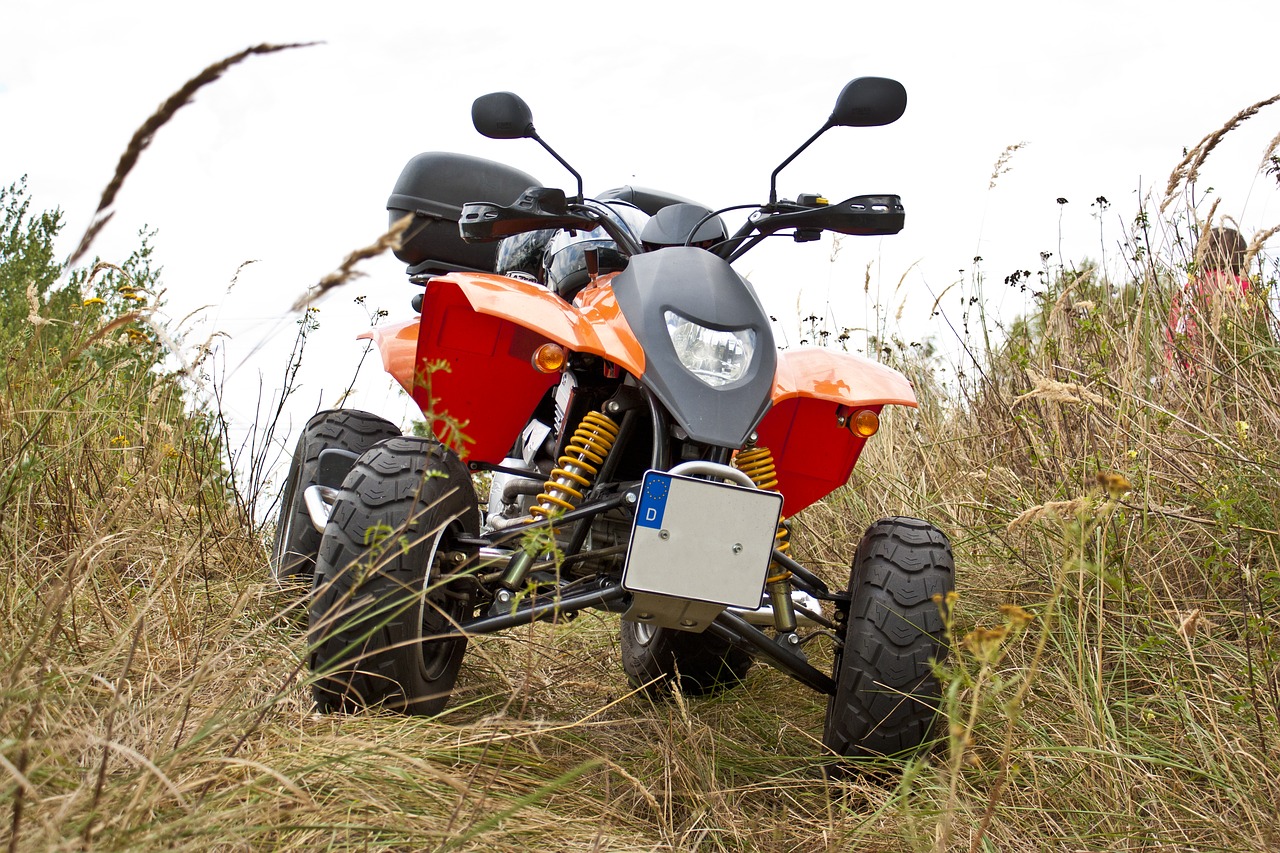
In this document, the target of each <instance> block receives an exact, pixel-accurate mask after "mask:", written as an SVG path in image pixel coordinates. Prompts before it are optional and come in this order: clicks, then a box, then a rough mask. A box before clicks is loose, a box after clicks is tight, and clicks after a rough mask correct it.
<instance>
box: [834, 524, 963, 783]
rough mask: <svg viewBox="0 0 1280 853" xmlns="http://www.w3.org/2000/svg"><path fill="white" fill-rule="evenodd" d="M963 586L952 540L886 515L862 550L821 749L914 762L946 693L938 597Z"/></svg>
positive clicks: (854, 571) (855, 564) (864, 540)
mask: <svg viewBox="0 0 1280 853" xmlns="http://www.w3.org/2000/svg"><path fill="white" fill-rule="evenodd" d="M953 589H955V562H954V559H953V557H952V554H951V544H950V543H949V542H948V541H947V537H946V536H945V535H944V534H943V533H942V531H940V530H938V529H937V528H936V527H934V526H933V525H931V524H929V523H927V522H924V521H921V520H920V519H917V518H883V519H881V520H879V521H877V522H875V523H874V524H872V525H871V526H870V527H869V528H867V532H866V534H865V535H864V536H863V537H862V541H861V542H860V543H859V544H858V551H857V553H856V554H855V555H854V558H853V566H852V569H851V571H850V575H849V595H850V597H851V601H850V603H849V610H848V612H847V613H846V614H844V615H845V617H846V618H845V629H844V646H843V648H842V649H840V648H838V649H837V652H836V658H835V664H834V673H833V677H834V678H835V681H836V693H835V695H834V696H833V697H831V701H830V703H829V705H828V706H827V721H826V728H825V731H824V733H823V743H824V744H825V745H826V746H827V748H828V749H830V750H831V751H832V752H834V753H836V754H837V755H842V756H848V757H853V758H868V757H874V756H890V755H899V756H902V755H907V754H910V753H911V752H912V751H913V750H915V749H917V748H918V747H919V746H920V745H921V744H923V743H924V742H925V741H926V740H928V739H929V737H930V736H931V734H932V732H933V727H934V721H935V718H936V717H937V713H938V704H939V701H940V698H941V692H940V691H941V687H940V685H939V683H938V679H937V677H936V676H935V675H934V671H933V661H934V660H937V659H941V658H942V657H943V656H944V655H945V653H946V637H945V625H944V623H943V619H942V613H941V611H940V609H939V606H938V604H937V603H936V602H935V601H934V596H938V595H941V596H945V595H946V594H947V593H948V592H950V591H951V590H953Z"/></svg>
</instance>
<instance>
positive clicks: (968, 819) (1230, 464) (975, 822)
mask: <svg viewBox="0 0 1280 853" xmlns="http://www.w3.org/2000/svg"><path fill="white" fill-rule="evenodd" d="M1273 153H1274V152H1273V151H1272V152H1268V156H1270V155H1272V154H1273ZM1264 159H1266V158H1264ZM1185 178H1186V175H1185V174H1184V175H1183V177H1182V178H1181V179H1179V180H1184V179H1185ZM1170 191H1171V193H1173V194H1174V196H1176V187H1173V186H1172V185H1171V190H1170ZM0 203H2V205H3V211H4V226H3V233H2V234H0V357H2V358H3V363H4V368H3V373H2V377H0V549H2V553H3V557H2V558H0V571H2V572H3V578H0V614H3V619H4V625H5V631H4V633H5V640H4V641H3V642H2V643H0V815H3V817H2V818H0V839H3V840H4V841H5V842H6V843H8V844H9V846H10V849H49V848H76V849H79V848H86V849H87V848H92V849H99V848H101V849H152V848H177V849H199V848H215V849H260V848H270V849H299V850H302V849H306V850H311V849H317V848H360V849H369V848H385V849H441V850H453V849H457V850H470V849H485V850H524V849H548V850H552V849H584V850H585V849H602V850H691V849H698V850H798V849H804V850H846V849H865V850H886V851H887V850H902V849H910V850H1001V851H1004V850H1044V849H1063V850H1076V849H1090V850H1094V849H1121V850H1148V849H1151V850H1154V849H1161V850H1242V849H1258V850H1265V849H1275V848H1276V847H1277V846H1280V831H1278V830H1277V826H1278V825H1280V823H1278V821H1277V818H1278V817H1280V814H1278V812H1280V803H1278V802H1277V796H1278V795H1277V791H1280V752H1278V750H1277V745H1278V743H1280V727H1278V726H1277V714H1280V637H1277V634H1276V631H1277V629H1278V628H1280V623H1278V617H1277V603H1278V602H1277V598H1278V597H1280V561H1278V560H1277V553H1276V549H1277V537H1278V536H1280V518H1278V517H1277V513H1278V512H1280V511H1278V510H1277V499H1278V498H1280V495H1278V494H1277V491H1278V490H1280V485H1278V480H1277V466H1278V465H1280V438H1278V436H1280V422H1278V421H1280V404H1277V402H1276V401H1277V400H1278V399H1280V387H1278V386H1280V350H1278V349H1277V346H1276V343H1275V341H1276V336H1275V331H1276V329H1275V324H1274V318H1273V316H1272V313H1271V311H1270V309H1269V306H1268V302H1267V297H1268V295H1269V293H1270V292H1271V291H1272V289H1273V288H1274V287H1275V284H1276V278H1277V275H1276V267H1275V264H1274V262H1273V261H1270V260H1268V259H1266V258H1265V257H1263V256H1260V255H1259V256H1255V258H1254V260H1253V262H1252V266H1251V271H1252V274H1253V281H1254V286H1253V287H1252V288H1251V290H1250V293H1249V295H1248V297H1247V298H1246V299H1243V300H1235V299H1232V300H1226V301H1224V302H1223V303H1221V304H1220V305H1218V306H1216V307H1215V309H1214V311H1213V312H1212V316H1206V317H1205V318H1204V320H1205V325H1204V328H1206V329H1207V333H1206V335H1205V336H1204V338H1203V339H1201V340H1199V341H1198V342H1189V341H1186V340H1173V341H1172V342H1170V341H1169V340H1167V339H1166V336H1165V331H1164V330H1165V327H1166V318H1167V316H1168V309H1169V304H1170V299H1171V298H1173V297H1174V296H1175V295H1176V294H1177V293H1179V292H1180V290H1181V288H1182V285H1183V284H1184V283H1185V282H1186V281H1187V280H1188V277H1190V276H1195V275H1196V274H1197V273H1198V272H1199V267H1200V264H1201V259H1199V258H1197V257H1196V254H1195V247H1196V244H1197V237H1198V234H1199V232H1200V231H1201V230H1202V229H1203V228H1204V227H1206V226H1207V225H1208V224H1209V222H1210V221H1211V220H1212V218H1213V217H1212V211H1208V212H1207V213H1206V214H1205V215H1201V214H1200V213H1198V212H1197V209H1196V208H1195V207H1194V206H1188V205H1185V204H1181V203H1175V204H1172V205H1170V206H1168V207H1167V208H1166V210H1167V212H1166V213H1165V214H1163V215H1154V216H1153V217H1151V218H1149V217H1148V216H1146V215H1143V216H1139V217H1138V219H1137V221H1135V222H1134V226H1133V231H1132V233H1131V235H1130V236H1129V238H1128V240H1127V243H1126V246H1125V249H1126V252H1127V254H1128V266H1127V273H1126V275H1124V276H1122V277H1120V278H1119V279H1116V278H1115V277H1113V276H1107V275H1104V274H1103V272H1102V271H1101V270H1099V269H1098V268H1097V267H1095V266H1092V265H1088V264H1086V265H1082V266H1081V267H1080V268H1077V269H1062V268H1053V267H1048V266H1047V267H1046V268H1045V269H1044V270H1041V271H1039V272H1038V273H1037V274H1032V273H1031V272H1029V271H1020V272H1018V273H1016V274H1013V275H1011V276H1009V277H1008V278H1006V279H1005V280H1004V282H1003V285H1002V286H1008V287H1016V288H1023V287H1027V288H1030V289H1031V290H1032V291H1034V292H1035V300H1036V302H1035V304H1036V305H1037V306H1038V308H1037V310H1035V311H1034V312H1032V314H1031V315H1030V316H1027V317H1024V318H1022V319H1021V320H1020V321H1019V322H1017V323H1016V324H1013V325H1012V326H1011V327H1010V328H1008V329H1004V330H1003V331H1001V330H999V329H998V328H997V323H996V320H995V318H986V317H984V316H983V315H982V314H981V305H982V304H983V302H984V300H983V299H982V296H983V293H982V291H983V288H984V287H985V288H987V289H990V287H991V284H990V283H989V282H987V281H984V280H983V278H982V277H981V276H976V277H974V278H973V279H971V280H969V281H967V282H962V283H960V284H958V285H957V290H956V292H955V293H954V294H951V295H950V297H949V298H946V299H945V300H940V302H939V305H937V306H935V307H936V308H938V310H939V312H941V313H942V316H940V318H939V323H940V325H941V326H942V327H948V326H953V327H954V329H955V330H956V340H957V341H958V342H959V344H960V347H961V349H960V351H961V352H962V355H961V356H960V357H959V359H958V360H957V361H956V362H954V363H947V362H945V361H943V360H942V359H941V358H940V357H938V356H937V355H928V356H926V355H922V354H921V353H922V351H925V350H927V348H926V347H915V346H912V345H910V344H908V343H906V342H903V341H898V340H896V339H895V338H894V336H893V334H892V332H891V330H890V329H887V328H880V329H877V330H876V332H875V347H876V348H877V349H878V350H879V351H880V353H881V356H882V357H883V358H884V359H885V360H887V361H890V362H892V363H894V364H895V365H896V366H898V367H899V368H900V369H903V370H905V371H906V372H908V373H909V374H910V375H911V376H912V378H913V380H914V381H915V383H916V386H917V389H918V391H919V394H920V397H921V407H920V409H919V410H917V411H914V412H911V411H906V410H900V411H895V412H892V413H888V414H887V415H886V417H885V426H884V428H883V429H882V431H881V433H880V435H879V436H877V438H876V439H874V440H873V442H871V443H870V445H869V449H868V452H867V454H866V456H865V457H864V459H863V461H862V462H861V463H860V465H859V468H858V470H857V472H856V473H855V478H854V481H853V483H851V485H850V486H849V487H848V488H846V489H843V490H841V491H839V492H837V493H836V494H834V495H832V496H831V497H830V498H828V499H827V500H825V501H824V502H822V503H820V504H819V505H816V506H815V507H813V508H811V509H810V510H807V511H806V512H805V513H803V514H801V515H800V516H799V517H798V518H797V519H796V527H797V530H796V533H795V540H796V543H797V544H796V548H797V551H798V552H799V553H800V556H801V557H803V558H805V559H806V560H807V561H808V562H810V563H811V564H813V565H816V566H817V567H818V568H819V570H820V571H821V572H822V573H823V574H824V575H825V576H826V577H827V578H828V579H829V580H830V581H831V582H833V583H838V584H843V582H844V580H845V577H846V573H847V571H848V568H847V567H848V565H849V561H850V559H851V557H852V554H853V549H854V547H855V546H856V544H857V541H858V538H859V537H860V535H861V532H862V530H863V529H864V528H865V526H866V525H867V524H868V523H869V522H870V521H871V520H872V519H874V518H876V517H879V516H882V515H888V514H900V513H908V514H913V515H918V516H921V517H924V518H928V519H930V520H932V521H934V522H935V523H937V524H938V525H939V526H941V527H943V528H944V529H945V530H947V531H948V532H949V534H950V535H951V537H952V539H953V541H954V543H955V546H956V551H957V563H958V565H959V567H960V569H959V584H960V588H961V593H960V597H959V600H958V601H957V602H956V605H955V607H954V610H953V625H952V629H953V630H952V637H953V645H954V651H953V654H952V656H951V658H950V660H949V661H948V662H946V663H944V664H942V665H941V666H940V672H941V675H942V677H943V678H944V680H945V684H946V703H945V709H944V710H945V715H944V719H943V720H942V721H941V722H940V727H939V740H938V743H937V744H936V745H935V747H934V748H933V749H931V750H929V751H926V752H924V753H922V754H921V755H919V756H917V757H915V758H913V759H910V760H908V761H906V762H905V763H902V762H898V763H886V764H885V765H883V766H879V767H868V768H865V771H864V772H862V773H860V774H856V775H850V776H847V777H840V778H828V777H827V776H825V775H824V773H823V772H822V765H823V762H822V759H821V755H820V753H821V747H820V739H819V733H820V732H821V726H822V716H823V712H824V706H825V703H824V701H823V700H822V698H821V697H819V696H817V695H814V694H812V693H810V692H808V691H807V690H804V689H801V688H797V687H796V686H794V685H793V683H792V682H790V680H788V679H786V678H785V677H784V676H782V675H780V674H777V673H775V672H772V671H770V670H768V669H767V668H764V667H758V668H757V669H756V670H754V671H753V673H752V674H751V676H750V677H749V679H748V683H747V685H746V687H745V688H744V689H740V690H735V691H733V692H730V693H727V694H725V695H722V696H719V697H715V698H712V699H707V700H697V701H695V700H687V699H685V698H684V697H682V696H679V695H676V696H673V697H672V698H671V700H670V701H658V702H652V701H650V700H648V699H645V698H643V697H642V696H639V695H633V694H632V693H630V692H628V690H627V688H626V687H625V679H624V678H623V677H622V674H621V667H620V664H619V661H618V648H617V640H616V632H617V625H616V617H610V616H607V615H598V614H584V615H582V616H581V617H579V618H578V619H576V620H574V621H572V622H570V623H568V624H565V625H560V626H549V625H536V626H532V627H529V628H526V629H521V630H517V631H510V632H507V633H505V634H503V635H500V636H493V637H487V638H483V639H481V640H478V641H476V642H474V643H473V644H472V647H471V651H470V653H469V656H468V662H467V664H466V665H465V667H464V672H463V675H462V678H461V681H460V683H459V688H458V691H457V694H456V696H455V699H454V701H453V702H452V704H451V706H450V709H449V710H448V711H447V712H446V714H445V715H444V716H442V717H441V718H439V719H435V720H420V719H405V718H400V717H394V716H358V717H357V716H351V717H348V716H321V715H317V714H315V713H314V711H313V707H312V705H311V701H310V692H309V688H308V685H307V672H306V666H305V660H306V658H305V649H304V640H303V639H302V638H301V637H300V636H299V631H298V630H297V626H296V619H297V613H296V605H295V604H294V602H293V600H292V599H291V598H290V597H289V596H288V594H287V593H282V592H281V591H279V590H277V589H276V588H275V587H274V586H273V585H272V584H271V583H270V582H269V581H268V580H267V572H266V554H265V548H264V545H263V537H262V531H260V530H258V529H256V528H255V525H254V517H253V515H254V514H253V512H252V511H251V509H250V508H248V506H247V505H246V502H245V500H244V498H243V496H242V495H239V494H237V493H236V492H235V490H234V488H233V484H232V483H231V481H230V479H229V475H228V473H227V468H226V466H225V464H224V461H223V457H224V453H223V447H222V446H221V442H220V440H219V436H220V435H221V434H222V432H221V428H220V425H219V424H218V422H217V416H216V413H211V412H208V411H204V410H202V409H201V408H199V407H198V406H196V405H195V404H193V402H192V400H191V398H190V396H189V395H186V394H184V388H185V387H186V386H187V383H188V377H189V376H190V373H191V371H192V369H194V368H195V367H197V366H198V362H199V359H200V357H201V356H200V351H199V350H197V351H196V352H195V353H194V354H188V355H187V358H188V361H191V362H196V364H194V365H193V364H188V365H186V366H185V367H184V366H181V365H179V367H178V368H177V369H175V367H174V365H175V364H177V362H175V360H174V359H173V357H172V356H173V355H174V354H175V350H177V349H178V347H177V345H176V344H174V343H173V342H172V340H171V338H172V334H173V333H172V332H170V331H168V330H164V329H156V328H153V327H152V326H151V325H150V324H149V317H150V315H149V313H148V310H147V309H148V306H153V305H154V304H155V303H156V301H157V300H159V299H160V298H161V293H160V290H159V278H158V273H157V272H156V271H155V270H153V269H152V267H151V266H150V244H149V242H148V239H149V238H148V237H147V235H143V237H142V238H141V241H140V246H139V249H138V250H137V251H136V252H135V253H134V255H133V256H132V257H130V258H129V259H127V260H125V261H124V262H123V263H121V264H119V266H109V265H103V264H91V265H89V266H88V268H81V269H65V268H64V267H63V265H62V264H61V263H60V262H58V261H57V260H56V259H55V257H54V252H53V239H54V237H55V235H56V234H57V231H58V228H59V226H60V219H59V216H58V214H57V213H56V212H55V213H39V212H36V211H35V210H33V208H32V207H31V201H30V200H29V199H28V198H27V196H26V194H25V191H24V188H23V186H22V185H21V184H15V185H13V186H11V187H9V188H8V189H6V190H4V191H3V193H0ZM1266 236H1268V235H1265V234H1264V235H1258V238H1259V239H1258V240H1257V241H1256V242H1257V243H1258V244H1259V245H1260V244H1261V243H1262V242H1263V241H1264V240H1265V238H1266ZM956 302H958V303H959V304H960V305H961V306H962V308H961V311H960V312H959V313H957V314H954V315H950V314H947V313H946V312H945V309H946V306H947V305H953V304H955V303H956ZM989 328H990V329H992V330H993V331H992V332H991V333H990V334H988V333H987V330H988V329H989ZM846 341H847V337H846ZM1171 347H1172V354H1171V353H1170V348H1171ZM944 349H945V348H944ZM944 377H946V380H945V381H944ZM817 645H819V644H817V643H815V644H813V646H811V647H810V648H814V647H815V646H817ZM814 654H815V657H816V658H817V660H816V661H815V662H816V663H817V665H819V666H826V665H827V662H825V661H823V660H821V656H822V655H823V654H824V653H823V652H822V651H821V650H817V651H815V652H814Z"/></svg>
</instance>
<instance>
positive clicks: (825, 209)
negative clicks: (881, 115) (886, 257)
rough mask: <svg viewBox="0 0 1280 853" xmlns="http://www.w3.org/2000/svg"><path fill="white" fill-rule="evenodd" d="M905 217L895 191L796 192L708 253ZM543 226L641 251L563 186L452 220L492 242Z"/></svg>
mask: <svg viewBox="0 0 1280 853" xmlns="http://www.w3.org/2000/svg"><path fill="white" fill-rule="evenodd" d="M727 209H732V208H727ZM711 215H713V216H714V215H715V214H711ZM905 221H906V210H905V208H903V206H902V199H901V198H899V197H898V196H896V195H888V194H883V195H859V196H853V197H852V198H847V199H845V200H844V201H842V202H840V203H838V204H828V203H827V201H826V199H823V198H821V197H820V196H817V195H802V196H800V197H799V198H798V200H797V201H785V200H784V201H781V202H774V203H771V204H766V205H764V206H762V207H760V208H758V209H757V211H756V213H754V214H752V215H751V216H749V217H748V218H747V221H746V223H744V224H743V226H742V228H741V229H739V230H738V232H737V233H736V234H734V235H733V236H732V237H730V238H729V239H728V240H726V241H724V242H723V243H721V244H720V245H719V246H716V247H714V248H713V249H712V251H713V252H714V253H715V254H717V255H720V256H721V257H723V258H725V259H726V260H728V261H733V260H736V259H737V258H739V257H741V256H742V255H743V254H745V253H746V252H747V251H748V250H749V249H751V248H752V247H753V246H755V245H756V244H757V243H759V242H760V241H761V240H763V239H764V238H766V237H770V236H773V235H774V234H777V233H778V232H779V231H783V230H786V229H790V230H791V232H792V236H793V237H794V239H795V240H796V241H797V242H804V241H807V240H816V239H817V238H818V236H819V235H820V233H821V232H822V231H835V232H836V233H838V234H851V235H855V236H876V235H888V234H897V233H898V232H899V231H901V230H902V227H903V225H904V224H905ZM699 224H701V223H699ZM548 228H559V229H566V230H574V231H592V230H594V229H596V228H603V229H604V230H605V231H606V232H607V233H608V234H609V237H610V238H611V239H612V240H613V241H614V242H615V243H617V244H618V247H619V248H620V249H622V251H623V252H624V253H626V254H628V255H634V254H638V253H639V252H641V251H643V247H642V246H640V245H639V244H638V243H637V242H636V241H635V240H634V239H633V238H632V237H631V235H630V234H628V233H627V232H626V231H625V229H622V228H620V227H618V225H617V223H615V222H614V221H613V220H612V219H610V218H609V217H607V216H605V215H604V214H603V213H601V212H600V211H599V210H596V209H595V208H593V207H592V206H591V205H590V204H580V203H577V202H570V201H569V200H568V199H567V198H566V197H565V194H564V190H558V189H553V188H551V187H530V188H529V189H527V190H525V191H524V192H523V193H522V194H521V195H520V197H519V198H518V199H516V200H515V202H513V203H512V204H510V205H501V204H493V203H491V202H468V203H467V204H465V205H463V207H462V214H461V217H460V218H459V220H458V230H459V232H460V233H461V235H462V239H463V240H465V241H466V242H468V243H487V242H493V241H496V240H501V239H502V238H504V237H509V236H511V235H513V234H523V233H526V232H529V231H538V230H542V229H548Z"/></svg>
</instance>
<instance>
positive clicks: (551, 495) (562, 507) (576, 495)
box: [502, 412, 621, 589]
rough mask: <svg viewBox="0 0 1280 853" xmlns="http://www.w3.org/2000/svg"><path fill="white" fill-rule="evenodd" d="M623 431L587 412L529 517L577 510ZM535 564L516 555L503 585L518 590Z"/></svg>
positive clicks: (601, 416)
mask: <svg viewBox="0 0 1280 853" xmlns="http://www.w3.org/2000/svg"><path fill="white" fill-rule="evenodd" d="M620 429H621V427H620V426H619V425H618V423H617V421H615V420H613V418H610V417H609V416H608V415H605V414H604V413H602V412H588V413H587V415H586V417H584V418H583V419H582V422H581V423H580V424H578V428H577V429H575V430H574V431H573V435H572V436H571V437H570V439H569V443H568V445H566V447H565V450H564V455H563V456H561V457H560V458H559V459H557V460H556V462H557V464H558V466H559V467H557V468H553V469H552V470H551V476H550V477H549V478H548V479H547V481H546V482H545V483H544V484H543V486H542V493H541V494H539V495H538V497H537V499H536V500H535V502H534V505H533V507H531V508H530V510H529V514H530V515H531V516H533V517H534V519H535V520H537V519H543V518H550V517H551V516H552V515H553V514H555V513H558V512H568V511H569V510H572V509H576V508H577V506H578V502H579V501H581V500H582V497H583V495H585V494H586V493H587V491H588V490H589V489H590V488H591V486H592V485H593V484H594V482H595V476H596V474H598V473H600V466H601V465H603V464H604V460H605V458H606V457H607V456H608V455H609V451H610V450H611V449H612V448H613V443H614V442H615V441H616V440H617V438H618V431H619V430H620ZM532 564H533V555H532V554H529V553H528V552H526V551H519V552H517V554H516V556H515V557H514V558H513V559H512V561H511V563H510V564H509V565H508V567H507V571H506V573H505V574H504V575H503V576H502V585H503V586H505V587H507V588H508V589H518V588H519V587H520V585H521V584H523V583H524V577H525V575H526V574H527V573H528V571H529V566H530V565H532Z"/></svg>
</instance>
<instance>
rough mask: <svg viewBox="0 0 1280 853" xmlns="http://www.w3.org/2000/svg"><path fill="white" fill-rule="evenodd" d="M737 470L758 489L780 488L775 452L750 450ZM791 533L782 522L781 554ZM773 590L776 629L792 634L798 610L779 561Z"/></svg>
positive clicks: (777, 541) (776, 541)
mask: <svg viewBox="0 0 1280 853" xmlns="http://www.w3.org/2000/svg"><path fill="white" fill-rule="evenodd" d="M733 467H735V468H737V469H738V470H739V471H741V472H743V473H744V474H746V475H747V476H748V477H750V478H751V482H753V483H755V484H756V488H758V489H762V490H765V491H770V490H773V489H776V488H777V487H778V476H777V468H776V467H775V466H774V464H773V453H772V452H771V451H770V450H769V448H767V447H750V446H749V447H747V448H746V449H745V450H742V451H739V453H738V455H737V456H735V457H734V459H733ZM790 536H791V534H790V531H789V530H788V529H787V526H786V519H785V518H780V519H778V532H777V534H775V535H774V537H773V547H774V549H775V550H776V551H778V552H779V553H781V554H786V553H788V552H789V551H790V550H791V539H790ZM765 588H766V589H767V590H768V591H769V603H770V605H771V606H772V608H773V626H774V628H775V629H776V630H777V631H778V633H779V634H789V633H791V632H793V631H795V629H796V611H795V607H794V605H793V604H792V603H791V572H790V570H788V569H786V568H784V567H783V566H780V565H779V564H778V563H777V562H776V561H774V562H770V563H769V576H768V577H767V578H765Z"/></svg>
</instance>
